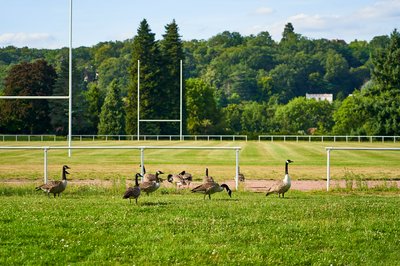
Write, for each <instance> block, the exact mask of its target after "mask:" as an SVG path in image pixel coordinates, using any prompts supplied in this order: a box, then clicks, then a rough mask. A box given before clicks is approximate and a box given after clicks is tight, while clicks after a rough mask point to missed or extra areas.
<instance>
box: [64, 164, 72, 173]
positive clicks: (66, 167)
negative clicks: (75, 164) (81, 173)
mask: <svg viewBox="0 0 400 266" xmlns="http://www.w3.org/2000/svg"><path fill="white" fill-rule="evenodd" d="M67 169H71V168H70V167H69V166H68V165H63V172H64V173H66V174H69V173H68V171H67Z"/></svg>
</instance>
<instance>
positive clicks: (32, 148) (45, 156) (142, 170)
mask: <svg viewBox="0 0 400 266" xmlns="http://www.w3.org/2000/svg"><path fill="white" fill-rule="evenodd" d="M69 149H81V150H90V149H98V150H118V149H120V150H140V165H142V169H141V173H142V175H143V172H144V169H143V165H144V151H145V150H150V149H153V150H157V149H160V150H161V149H169V150H234V151H235V152H236V159H235V162H236V174H235V187H236V190H237V189H238V187H239V151H240V150H241V147H189V146H73V147H62V146H53V147H51V146H44V147H35V146H20V147H18V146H0V150H43V157H44V159H43V161H44V167H43V168H44V170H43V172H44V183H47V152H48V151H49V150H69Z"/></svg>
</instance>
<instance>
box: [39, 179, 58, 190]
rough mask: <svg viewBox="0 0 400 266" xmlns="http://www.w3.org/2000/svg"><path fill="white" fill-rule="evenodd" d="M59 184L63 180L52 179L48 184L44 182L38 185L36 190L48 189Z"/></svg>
mask: <svg viewBox="0 0 400 266" xmlns="http://www.w3.org/2000/svg"><path fill="white" fill-rule="evenodd" d="M59 185H61V181H50V182H49V183H47V184H42V185H40V186H38V187H36V190H39V189H41V190H44V191H47V190H51V189H53V188H55V187H58V186H59Z"/></svg>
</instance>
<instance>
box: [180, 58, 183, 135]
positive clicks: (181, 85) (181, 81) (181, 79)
mask: <svg viewBox="0 0 400 266" xmlns="http://www.w3.org/2000/svg"><path fill="white" fill-rule="evenodd" d="M180 63H181V64H180V81H179V84H180V86H179V87H180V118H179V123H180V127H179V139H180V140H181V141H182V106H183V102H182V99H183V95H182V92H183V89H182V88H183V84H182V83H183V77H182V76H183V75H182V60H181V62H180Z"/></svg>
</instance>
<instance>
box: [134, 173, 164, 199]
mask: <svg viewBox="0 0 400 266" xmlns="http://www.w3.org/2000/svg"><path fill="white" fill-rule="evenodd" d="M160 182H162V180H161V178H159V177H158V175H157V174H156V180H155V181H143V182H142V183H140V185H139V187H140V190H141V191H144V192H146V194H147V195H149V193H152V192H154V191H156V190H157V189H158V188H159V187H160Z"/></svg>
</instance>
